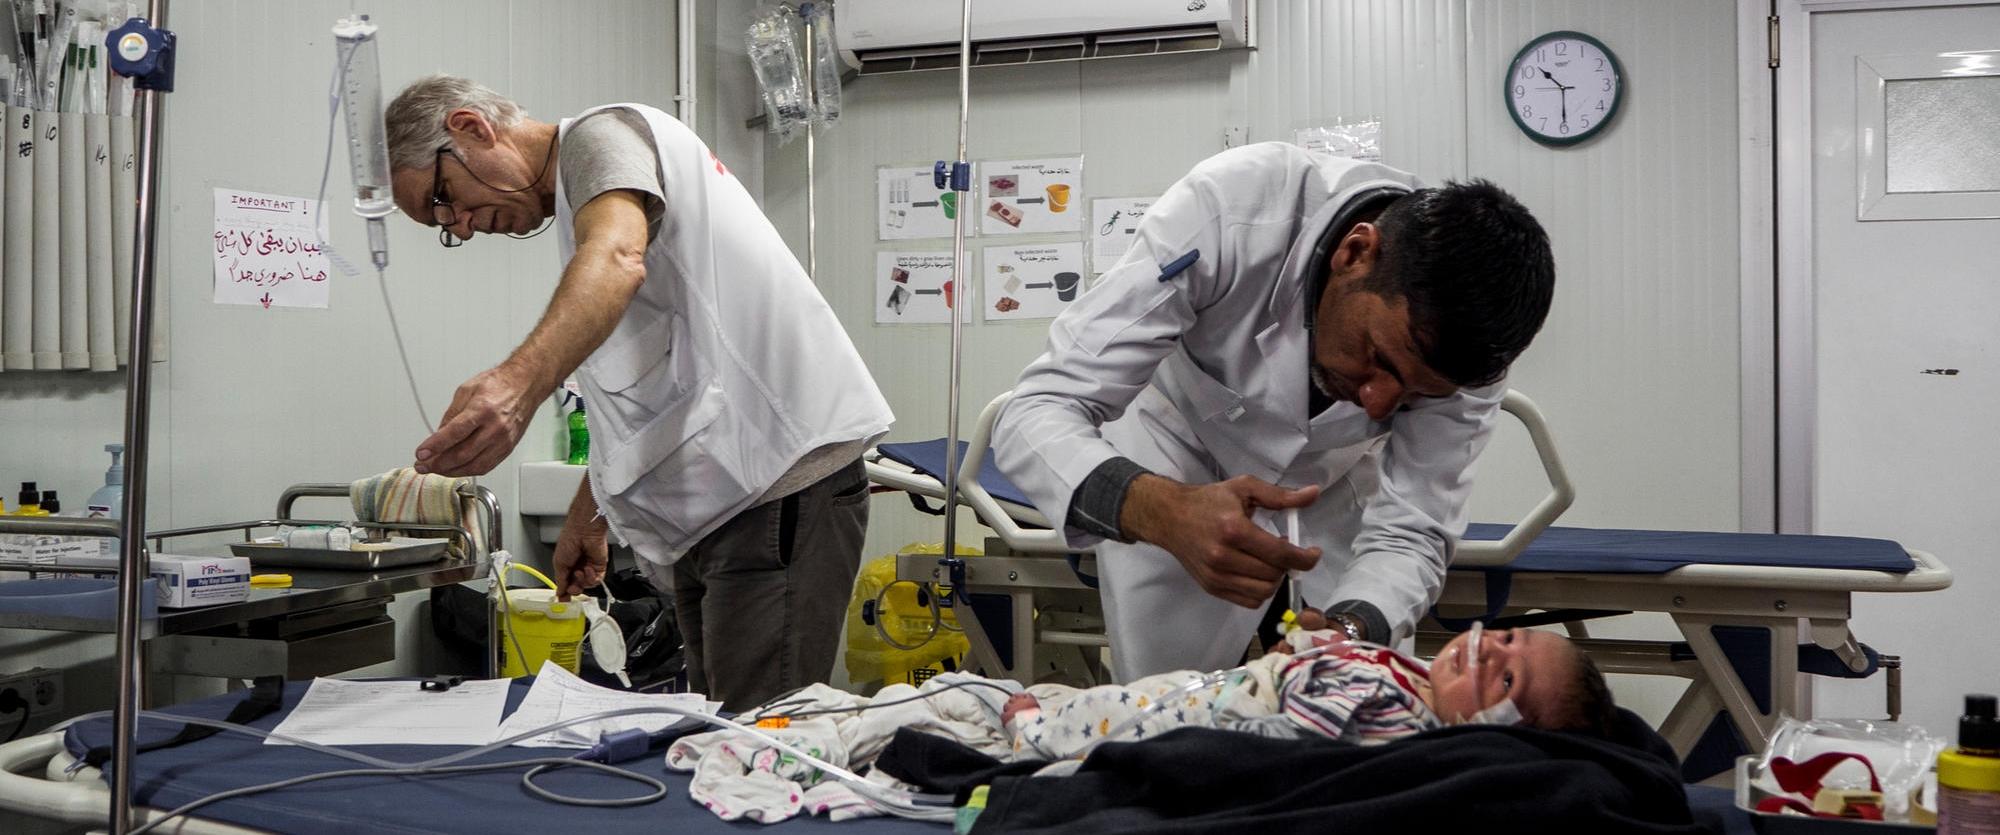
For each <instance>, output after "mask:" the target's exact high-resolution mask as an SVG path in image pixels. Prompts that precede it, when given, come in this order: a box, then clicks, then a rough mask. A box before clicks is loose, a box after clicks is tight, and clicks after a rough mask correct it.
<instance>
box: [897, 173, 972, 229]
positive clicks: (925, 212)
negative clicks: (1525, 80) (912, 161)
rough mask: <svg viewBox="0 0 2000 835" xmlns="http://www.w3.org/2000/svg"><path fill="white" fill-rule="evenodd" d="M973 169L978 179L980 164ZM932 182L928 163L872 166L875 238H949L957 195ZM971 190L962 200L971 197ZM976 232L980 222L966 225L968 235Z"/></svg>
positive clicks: (955, 212)
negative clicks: (873, 173) (873, 176)
mask: <svg viewBox="0 0 2000 835" xmlns="http://www.w3.org/2000/svg"><path fill="white" fill-rule="evenodd" d="M972 170H973V178H974V182H977V181H978V172H979V167H978V166H977V165H975V166H973V169H972ZM932 182H933V180H932V178H931V168H930V166H927V165H918V166H900V167H897V166H890V167H884V168H877V169H875V206H876V218H875V237H877V238H879V239H881V240H885V241H907V240H915V239H919V238H949V237H951V235H952V227H953V225H954V224H955V223H956V222H957V221H956V218H957V217H958V214H957V211H956V209H957V205H956V204H957V202H958V197H957V196H956V195H954V194H952V193H951V192H950V191H948V190H945V189H940V188H937V187H935V186H933V185H932ZM974 193H976V192H973V193H967V194H966V195H965V199H966V200H971V199H972V197H973V194H974ZM978 232H979V224H977V223H969V224H966V227H965V233H966V234H967V235H974V234H977V233H978Z"/></svg>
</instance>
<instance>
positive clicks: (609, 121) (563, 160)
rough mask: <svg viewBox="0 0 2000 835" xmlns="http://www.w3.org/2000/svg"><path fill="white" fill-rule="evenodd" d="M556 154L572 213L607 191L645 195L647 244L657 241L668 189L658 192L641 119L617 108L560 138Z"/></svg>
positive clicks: (656, 163) (656, 167)
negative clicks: (560, 142)
mask: <svg viewBox="0 0 2000 835" xmlns="http://www.w3.org/2000/svg"><path fill="white" fill-rule="evenodd" d="M556 154H557V159H558V164H557V166H556V171H557V173H558V174H559V175H560V176H561V177H562V185H563V195H564V196H565V197H567V198H568V199H569V210H570V211H572V212H575V211H577V210H579V209H582V208H583V205H584V204H585V203H589V202H590V201H591V200H594V199H596V198H597V196H598V195H600V194H603V193H605V192H607V191H611V190H613V189H621V188H622V189H629V190H631V191H636V192H639V193H641V194H644V195H645V196H646V240H647V242H649V243H650V242H652V241H653V239H655V238H658V237H659V236H660V224H661V222H662V221H663V220H664V219H665V218H666V214H667V200H666V190H665V189H662V188H661V187H660V155H659V152H658V151H657V150H655V149H654V147H653V131H652V129H651V128H649V127H647V126H646V118H645V117H644V116H640V115H639V114H638V113H636V112H633V111H631V110H626V109H625V108H622V107H616V108H611V109H609V110H600V111H597V112H596V113H592V114H590V115H588V116H585V117H583V118H581V119H578V120H576V121H575V122H574V123H571V124H570V126H569V131H568V132H567V133H564V134H563V138H562V144H561V145H560V146H558V147H557V149H556Z"/></svg>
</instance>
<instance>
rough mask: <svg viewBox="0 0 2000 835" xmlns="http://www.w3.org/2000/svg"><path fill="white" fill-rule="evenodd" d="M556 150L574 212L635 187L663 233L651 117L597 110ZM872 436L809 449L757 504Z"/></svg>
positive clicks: (796, 485)
mask: <svg viewBox="0 0 2000 835" xmlns="http://www.w3.org/2000/svg"><path fill="white" fill-rule="evenodd" d="M556 155H557V168H556V171H557V175H558V176H560V177H562V185H563V196H564V197H566V198H567V199H568V200H569V208H570V211H571V212H575V211H577V210H579V209H581V208H583V206H584V204H585V203H589V202H590V201H591V200H593V199H595V198H596V197H597V196H598V195H600V194H603V193H605V192H607V191H611V190H613V189H621V188H622V189H628V190H631V191H636V192H639V193H641V194H644V195H645V196H646V241H647V243H651V242H652V241H654V240H655V239H657V238H659V236H660V228H661V224H662V223H664V222H665V220H666V209H667V201H666V191H665V189H663V188H661V185H660V184H661V178H660V155H659V151H658V150H657V149H656V148H655V147H654V145H653V129H652V128H651V127H650V126H648V125H647V124H646V117H644V116H641V115H639V114H638V113H637V112H636V111H632V110H627V109H625V108H622V107H614V108H610V109H606V110H600V111H597V112H596V113H592V114H590V115H588V116H585V117H583V118H581V119H578V120H576V121H575V122H572V123H570V126H569V131H568V132H566V133H564V134H563V138H562V144H561V145H560V146H558V147H557V148H556ZM872 440H873V439H868V438H863V439H858V440H854V441H847V442H843V443H833V444H827V445H825V446H822V447H819V448H817V449H814V450H813V451H811V452H808V453H806V454H805V456H804V457H802V458H800V459H799V460H798V461H796V462H794V463H793V464H792V468H791V469H790V470H787V471H786V472H785V474H784V475H782V476H779V477H778V480H777V481H776V482H775V483H773V484H772V485H771V487H770V489H768V490H766V491H765V492H764V495H763V496H762V497H761V498H759V499H758V503H760V504H761V503H763V502H770V501H776V500H778V499H782V498H784V497H786V496H789V495H791V494H793V493H796V492H798V491H800V490H804V489H805V488H807V487H810V486H812V485H813V484H814V483H816V482H818V481H820V480H821V479H824V478H827V477H828V476H831V475H833V474H834V473H837V472H840V470H841V468H843V467H846V466H847V465H848V464H849V463H851V462H853V461H854V459H856V458H859V457H861V453H862V452H864V451H866V450H867V448H868V445H869V443H870V442H871V441H872Z"/></svg>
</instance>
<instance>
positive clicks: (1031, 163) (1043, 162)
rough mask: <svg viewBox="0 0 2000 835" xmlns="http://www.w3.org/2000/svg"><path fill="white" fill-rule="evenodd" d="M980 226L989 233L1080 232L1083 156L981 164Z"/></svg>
mask: <svg viewBox="0 0 2000 835" xmlns="http://www.w3.org/2000/svg"><path fill="white" fill-rule="evenodd" d="M974 182H977V183H979V205H980V206H982V207H984V208H982V209H981V210H980V217H979V228H980V231H981V232H982V233H984V234H987V235H1025V234H1032V233H1036V232H1076V231H1079V230H1081V229H1082V228H1083V211H1082V209H1083V157H1062V158H1058V159H1020V160H1003V161H998V162H983V163H980V165H979V172H978V176H977V177H976V178H975V179H974Z"/></svg>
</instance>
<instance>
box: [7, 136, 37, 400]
mask: <svg viewBox="0 0 2000 835" xmlns="http://www.w3.org/2000/svg"><path fill="white" fill-rule="evenodd" d="M6 218H8V220H10V224H6V228H4V230H0V236H4V244H0V256H4V262H0V292H4V294H6V310H4V314H6V328H4V330H0V362H4V364H6V368H10V370H30V368H34V112H32V110H28V108H14V110H8V120H6Z"/></svg>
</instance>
